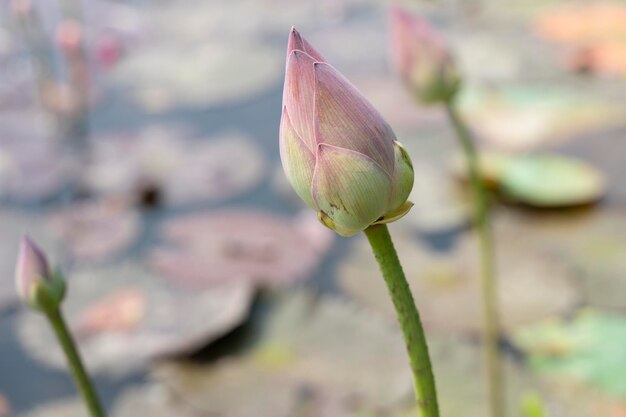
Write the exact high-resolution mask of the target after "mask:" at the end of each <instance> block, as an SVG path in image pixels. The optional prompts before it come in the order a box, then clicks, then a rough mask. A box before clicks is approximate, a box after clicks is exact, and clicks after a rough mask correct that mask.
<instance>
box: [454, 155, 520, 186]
mask: <svg viewBox="0 0 626 417" xmlns="http://www.w3.org/2000/svg"><path fill="white" fill-rule="evenodd" d="M516 158H519V156H515V155H514V154H511V153H505V152H497V151H481V152H480V153H479V155H478V159H479V166H480V177H481V179H482V181H483V183H484V184H485V186H487V187H488V188H493V189H497V188H499V187H500V186H501V185H502V181H503V177H504V174H505V173H506V171H507V169H508V167H509V165H511V163H512V162H513V161H515V159H516ZM450 169H451V171H452V173H453V174H454V176H456V177H457V178H460V179H461V180H463V181H464V182H468V181H469V177H468V170H467V158H466V157H465V155H463V154H460V153H456V154H455V155H454V156H453V158H452V159H451V161H450Z"/></svg>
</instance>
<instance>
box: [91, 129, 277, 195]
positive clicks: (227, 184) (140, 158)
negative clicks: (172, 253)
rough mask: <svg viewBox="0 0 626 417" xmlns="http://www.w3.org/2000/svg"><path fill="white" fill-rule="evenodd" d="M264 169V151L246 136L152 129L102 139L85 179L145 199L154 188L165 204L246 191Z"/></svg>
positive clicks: (102, 189)
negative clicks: (197, 135) (200, 135)
mask: <svg viewBox="0 0 626 417" xmlns="http://www.w3.org/2000/svg"><path fill="white" fill-rule="evenodd" d="M265 171H266V161H265V159H264V158H263V151H262V150H261V149H260V148H259V147H258V145H256V143H255V142H254V141H253V140H252V139H250V138H248V137H247V136H244V135H242V134H239V133H233V132H230V133H229V132H225V133H221V134H218V135H217V136H216V137H212V138H206V139H205V138H194V137H193V136H191V134H190V133H189V132H187V131H186V130H185V129H179V128H176V127H153V128H149V129H144V130H142V131H140V132H138V133H137V134H134V135H131V134H118V135H113V136H108V137H103V138H99V139H98V140H97V141H96V142H95V150H94V163H93V164H91V165H90V167H89V171H88V172H87V175H86V182H87V185H88V186H89V187H90V188H92V189H94V190H96V191H99V192H102V193H110V192H113V193H119V194H123V195H128V196H131V198H132V199H133V200H137V199H138V200H143V199H145V195H143V194H145V193H146V192H148V191H149V190H150V189H151V190H152V192H154V193H156V194H158V196H157V197H158V198H160V199H163V200H164V203H165V204H170V205H181V204H188V203H194V202H198V201H220V200H224V199H227V198H231V197H234V196H237V195H240V194H243V193H245V192H246V191H249V190H251V189H252V188H253V187H254V186H256V185H257V184H259V182H260V181H262V180H263V178H264V176H265ZM134 194H139V195H138V196H135V195H134ZM157 202H158V201H157Z"/></svg>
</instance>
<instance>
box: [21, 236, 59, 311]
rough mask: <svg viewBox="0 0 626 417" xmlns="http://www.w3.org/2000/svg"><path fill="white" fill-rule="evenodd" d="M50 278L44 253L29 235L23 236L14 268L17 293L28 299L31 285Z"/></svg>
mask: <svg viewBox="0 0 626 417" xmlns="http://www.w3.org/2000/svg"><path fill="white" fill-rule="evenodd" d="M50 279H51V274H50V269H49V267H48V260H47V259H46V255H45V254H44V252H43V251H42V250H41V249H40V248H39V246H37V244H36V243H35V242H34V241H33V240H32V239H31V238H30V237H28V236H26V235H25V236H23V237H22V240H21V241H20V248H19V253H18V257H17V265H16V268H15V284H16V287H17V292H18V294H19V295H20V297H22V298H23V299H25V300H26V301H28V298H29V297H30V294H31V292H32V288H33V286H34V285H35V284H37V283H38V282H40V281H41V280H50Z"/></svg>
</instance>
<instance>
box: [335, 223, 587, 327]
mask: <svg viewBox="0 0 626 417" xmlns="http://www.w3.org/2000/svg"><path fill="white" fill-rule="evenodd" d="M394 236H395V238H396V239H395V240H396V246H397V249H398V251H399V257H400V259H401V260H402V261H403V265H404V269H405V272H406V275H407V279H408V280H409V283H410V285H411V288H412V290H413V294H414V297H415V299H416V303H417V304H418V305H419V306H420V312H421V315H422V319H423V321H424V323H425V325H426V326H427V327H428V328H432V329H433V330H440V331H456V332H480V331H482V322H483V321H482V307H481V301H480V300H481V292H480V275H479V262H478V259H479V258H478V253H479V252H478V247H477V245H476V241H475V240H474V237H473V236H471V235H467V236H465V237H464V238H463V239H462V241H461V242H460V243H458V244H457V246H456V247H455V249H454V250H453V252H452V253H451V254H443V253H436V252H433V251H430V250H428V249H427V248H425V247H424V246H423V245H421V244H419V243H418V242H415V241H414V240H412V239H411V238H408V237H402V234H401V233H396V234H395V235H394ZM369 252H370V250H369V247H368V246H367V242H366V241H365V240H363V239H361V240H360V241H358V242H357V245H355V247H354V248H353V250H352V253H351V254H350V256H349V257H348V258H347V259H346V261H344V262H343V263H342V264H341V265H340V267H339V271H338V274H339V282H340V285H341V287H342V288H343V289H344V290H345V291H347V292H348V294H350V295H351V296H353V297H355V298H356V299H358V300H360V301H362V302H363V303H366V304H367V305H370V306H372V307H375V308H377V309H380V310H382V311H384V312H386V313H387V314H389V315H390V316H394V315H395V311H394V309H393V306H392V304H391V302H390V301H389V299H388V296H387V290H386V288H385V283H384V281H383V280H382V278H381V277H380V274H379V272H378V268H377V266H376V263H375V261H374V258H373V256H372V255H371V253H369ZM496 254H497V259H496V265H497V267H498V284H499V285H498V289H499V298H500V305H501V309H502V326H503V328H504V330H505V331H511V330H513V329H516V328H518V327H519V326H521V325H523V324H526V323H530V322H533V321H535V320H537V319H539V318H543V317H548V316H551V315H553V314H558V313H560V312H564V311H568V310H569V309H571V308H573V307H574V306H575V304H576V302H577V300H578V294H577V291H576V290H575V288H574V287H573V285H572V282H571V271H569V270H568V269H567V268H565V267H563V266H562V265H561V264H560V263H559V262H558V259H554V258H553V257H551V256H550V254H549V253H546V252H542V251H540V250H535V248H533V247H532V246H525V245H517V244H516V243H515V241H507V242H506V244H501V245H499V246H498V250H497V251H496Z"/></svg>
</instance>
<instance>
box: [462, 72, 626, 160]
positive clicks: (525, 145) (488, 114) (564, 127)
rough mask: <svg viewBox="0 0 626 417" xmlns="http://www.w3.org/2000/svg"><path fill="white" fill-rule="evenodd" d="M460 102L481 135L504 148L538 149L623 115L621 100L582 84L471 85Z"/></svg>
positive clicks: (616, 119)
mask: <svg viewBox="0 0 626 417" xmlns="http://www.w3.org/2000/svg"><path fill="white" fill-rule="evenodd" d="M461 106H462V110H463V113H464V114H465V116H466V117H467V120H468V122H469V123H470V124H471V126H472V128H474V129H475V130H476V132H477V133H478V136H479V137H480V138H481V139H484V140H486V141H488V142H489V143H490V144H491V145H492V146H495V147H497V148H498V149H500V150H505V151H528V150H533V149H537V148H540V147H544V146H546V145H549V144H551V143H554V142H559V141H563V140H566V139H569V138H570V137H571V136H573V135H580V134H582V133H584V132H586V131H587V132H588V131H592V130H594V129H597V128H600V127H602V128H604V127H606V126H607V125H616V124H621V123H622V122H623V120H624V114H623V112H622V110H621V108H620V107H619V106H618V105H615V104H611V103H609V102H607V100H606V99H605V98H602V97H599V96H598V95H597V94H596V95H594V94H592V93H590V92H585V91H584V90H581V89H580V88H578V87H577V88H569V89H567V88H563V87H555V86H553V85H550V86H544V85H536V84H531V85H521V84H512V85H508V86H502V87H500V88H498V89H497V90H488V89H479V88H477V87H475V88H467V89H465V90H464V93H463V95H462V96H461Z"/></svg>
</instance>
